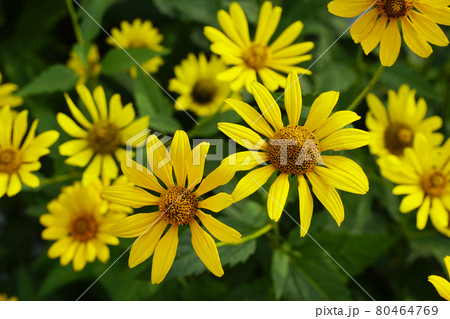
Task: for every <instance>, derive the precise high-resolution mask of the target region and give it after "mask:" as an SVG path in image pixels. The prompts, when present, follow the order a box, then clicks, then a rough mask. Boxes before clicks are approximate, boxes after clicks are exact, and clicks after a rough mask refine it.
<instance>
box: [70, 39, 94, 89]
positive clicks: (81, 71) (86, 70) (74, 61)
mask: <svg viewBox="0 0 450 319" xmlns="http://www.w3.org/2000/svg"><path fill="white" fill-rule="evenodd" d="M99 61H100V54H99V53H98V47H97V45H95V44H92V45H91V47H90V48H89V51H88V54H87V63H88V65H87V66H86V65H84V63H83V62H82V61H81V59H80V57H79V56H78V54H77V53H76V52H75V51H73V50H72V51H70V59H69V60H68V61H67V67H68V68H70V69H72V70H73V71H75V72H76V73H77V74H78V75H79V76H80V78H79V79H78V83H82V84H84V83H86V81H87V80H88V79H89V78H95V77H96V76H97V75H98V74H99V73H100V70H101V69H102V66H101V64H100V63H99Z"/></svg>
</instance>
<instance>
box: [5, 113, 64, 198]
mask: <svg viewBox="0 0 450 319" xmlns="http://www.w3.org/2000/svg"><path fill="white" fill-rule="evenodd" d="M38 122H39V121H38V120H34V121H33V124H32V125H31V128H30V131H29V132H28V134H27V135H26V132H27V129H28V111H27V110H24V111H22V112H20V113H13V111H11V109H10V108H9V106H5V107H3V108H2V109H1V110H0V198H1V197H3V195H5V194H6V195H7V196H9V197H11V196H14V195H16V194H17V193H18V192H20V190H21V189H22V183H23V184H25V185H27V186H29V187H33V188H36V187H38V186H39V178H38V177H37V176H36V175H34V174H32V173H31V172H34V171H37V170H39V169H40V168H41V163H40V162H39V158H40V157H41V156H44V155H46V154H48V153H50V150H49V147H50V146H52V145H53V143H55V142H56V140H57V139H58V137H59V133H58V132H57V131H47V132H44V133H41V134H39V135H38V136H35V135H36V128H37V125H38ZM25 135H26V137H25ZM24 138H25V139H24Z"/></svg>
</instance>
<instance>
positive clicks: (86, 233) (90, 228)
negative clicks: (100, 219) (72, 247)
mask: <svg viewBox="0 0 450 319" xmlns="http://www.w3.org/2000/svg"><path fill="white" fill-rule="evenodd" d="M70 232H71V233H72V236H73V237H74V238H75V239H76V240H78V241H86V240H89V239H91V238H93V237H95V234H96V233H97V222H96V221H95V219H94V217H92V216H90V215H84V216H79V217H77V218H75V219H74V220H73V221H72V224H71V225H70Z"/></svg>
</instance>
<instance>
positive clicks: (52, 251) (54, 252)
mask: <svg viewBox="0 0 450 319" xmlns="http://www.w3.org/2000/svg"><path fill="white" fill-rule="evenodd" d="M71 243H72V237H69V236H65V237H61V238H59V239H58V240H57V241H56V242H55V243H53V245H51V246H50V248H49V249H48V253H47V255H48V257H49V258H57V257H59V256H61V255H62V254H63V253H64V252H65V251H66V250H67V249H68V248H69V246H70V244H71Z"/></svg>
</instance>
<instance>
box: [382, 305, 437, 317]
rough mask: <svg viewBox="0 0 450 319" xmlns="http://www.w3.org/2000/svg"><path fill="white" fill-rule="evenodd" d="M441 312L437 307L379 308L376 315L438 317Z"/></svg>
mask: <svg viewBox="0 0 450 319" xmlns="http://www.w3.org/2000/svg"><path fill="white" fill-rule="evenodd" d="M438 312H439V309H438V307H437V306H410V307H407V306H401V307H398V306H394V307H391V306H384V307H383V306H377V308H376V311H375V314H376V315H377V316H380V315H384V316H389V315H399V316H407V315H409V316H418V315H425V316H436V315H437V314H438Z"/></svg>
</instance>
